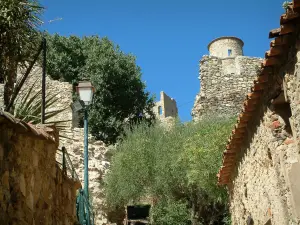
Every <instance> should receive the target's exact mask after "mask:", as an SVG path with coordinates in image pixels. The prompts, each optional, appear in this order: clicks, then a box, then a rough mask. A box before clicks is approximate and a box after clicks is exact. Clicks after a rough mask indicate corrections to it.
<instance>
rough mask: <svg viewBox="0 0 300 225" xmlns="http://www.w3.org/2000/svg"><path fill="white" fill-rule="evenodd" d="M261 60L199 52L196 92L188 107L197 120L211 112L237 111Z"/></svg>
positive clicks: (220, 113) (219, 113)
mask: <svg viewBox="0 0 300 225" xmlns="http://www.w3.org/2000/svg"><path fill="white" fill-rule="evenodd" d="M261 62H262V60H261V59H259V58H251V57H246V56H237V57H230V58H218V57H214V56H203V58H202V59H201V61H200V76H199V78H200V85H201V89H200V93H199V94H198V95H197V96H196V100H195V103H194V107H193V110H192V116H193V120H195V121H197V120H199V119H201V118H202V117H203V116H206V115H211V113H213V114H215V115H219V116H233V115H237V114H238V113H239V112H240V111H241V108H242V103H243V101H244V100H245V95H246V94H247V93H248V92H249V89H250V87H251V85H252V84H253V80H254V78H255V76H256V75H257V71H258V68H259V66H260V64H261Z"/></svg>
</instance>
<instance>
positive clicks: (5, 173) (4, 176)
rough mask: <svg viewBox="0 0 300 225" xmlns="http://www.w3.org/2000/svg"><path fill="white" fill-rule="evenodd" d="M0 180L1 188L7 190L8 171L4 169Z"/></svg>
mask: <svg viewBox="0 0 300 225" xmlns="http://www.w3.org/2000/svg"><path fill="white" fill-rule="evenodd" d="M1 181H2V185H3V188H5V189H8V190H9V172H8V171H5V172H4V173H3V175H2V179H1Z"/></svg>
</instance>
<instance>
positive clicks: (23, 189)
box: [19, 173, 26, 196]
mask: <svg viewBox="0 0 300 225" xmlns="http://www.w3.org/2000/svg"><path fill="white" fill-rule="evenodd" d="M19 182H20V183H19V184H20V191H21V193H22V194H23V196H26V182H25V178H24V174H23V173H21V174H20V176H19Z"/></svg>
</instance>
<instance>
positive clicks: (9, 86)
mask: <svg viewBox="0 0 300 225" xmlns="http://www.w3.org/2000/svg"><path fill="white" fill-rule="evenodd" d="M17 65H18V63H17V60H15V57H9V58H8V60H7V67H6V71H4V106H5V107H6V106H8V104H9V101H10V98H11V96H12V94H13V90H14V83H15V82H16V78H17ZM11 110H12V108H11Z"/></svg>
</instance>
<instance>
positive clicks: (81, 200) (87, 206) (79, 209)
mask: <svg viewBox="0 0 300 225" xmlns="http://www.w3.org/2000/svg"><path fill="white" fill-rule="evenodd" d="M56 154H57V156H58V157H57V159H58V160H56V163H57V164H58V165H59V167H60V168H61V170H62V171H63V174H64V175H65V176H67V177H69V178H71V179H73V180H74V181H78V182H80V180H79V177H78V175H77V173H76V171H75V169H74V166H73V164H72V161H71V159H70V155H69V154H68V152H67V150H66V148H65V147H62V148H61V149H58V151H57V152H56ZM76 214H77V219H78V222H79V223H80V224H81V225H94V224H95V223H94V219H95V214H94V211H93V207H92V204H91V203H90V201H89V200H88V199H87V197H86V195H85V193H84V191H83V189H82V188H80V189H79V190H78V193H77V198H76Z"/></svg>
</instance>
